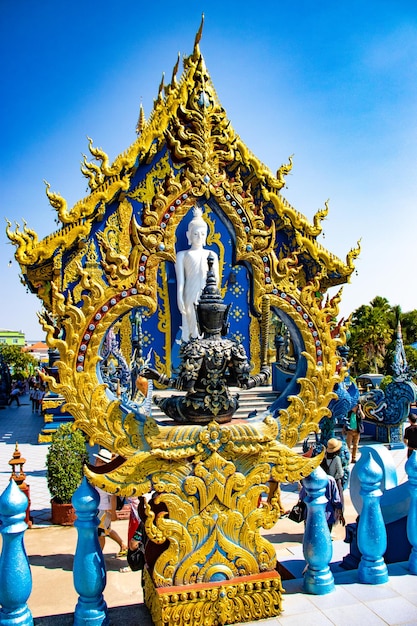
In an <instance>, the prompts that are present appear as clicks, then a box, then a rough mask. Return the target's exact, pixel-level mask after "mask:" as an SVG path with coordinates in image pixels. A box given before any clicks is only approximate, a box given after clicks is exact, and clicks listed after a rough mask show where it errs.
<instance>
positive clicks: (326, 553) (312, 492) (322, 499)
mask: <svg viewBox="0 0 417 626" xmlns="http://www.w3.org/2000/svg"><path fill="white" fill-rule="evenodd" d="M327 482H328V478H327V474H326V473H325V471H324V470H323V469H322V468H321V467H318V468H317V469H316V470H314V472H312V473H311V474H310V476H308V477H307V478H304V479H303V485H304V488H305V490H306V492H307V496H306V498H305V503H306V504H307V521H306V527H305V532H304V539H303V553H304V558H305V560H306V562H307V569H306V571H305V574H304V590H305V591H306V592H307V593H314V594H316V595H324V594H326V593H330V592H331V591H334V578H333V574H332V572H331V571H330V567H329V563H330V561H331V558H332V553H333V548H332V540H331V537H330V532H329V527H328V526H327V521H326V514H325V508H326V503H327V499H326V496H325V495H324V494H325V491H326V486H327Z"/></svg>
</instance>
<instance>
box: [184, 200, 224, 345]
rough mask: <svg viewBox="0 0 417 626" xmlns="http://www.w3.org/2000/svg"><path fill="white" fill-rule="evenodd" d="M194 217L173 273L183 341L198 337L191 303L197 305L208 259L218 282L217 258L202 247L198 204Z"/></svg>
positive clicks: (204, 231)
mask: <svg viewBox="0 0 417 626" xmlns="http://www.w3.org/2000/svg"><path fill="white" fill-rule="evenodd" d="M193 213H194V217H193V219H192V220H191V222H190V223H189V225H188V230H187V239H188V243H189V244H190V246H191V247H190V249H189V250H181V251H179V252H177V258H176V261H175V272H176V276H177V303H178V309H179V311H180V313H181V315H182V335H181V339H182V341H189V340H190V339H191V338H196V337H199V336H200V333H199V330H198V325H197V317H196V313H195V307H194V305H196V304H198V301H199V298H200V295H201V292H202V291H203V288H204V285H205V284H206V278H207V270H208V265H207V259H208V257H209V255H211V256H212V257H213V259H214V262H213V271H214V274H215V276H216V282H217V283H218V281H219V261H218V257H217V254H216V253H215V252H212V251H211V250H207V249H205V248H204V245H205V243H206V238H207V224H206V222H205V221H204V220H203V218H202V211H201V209H199V208H198V207H196V208H194V210H193Z"/></svg>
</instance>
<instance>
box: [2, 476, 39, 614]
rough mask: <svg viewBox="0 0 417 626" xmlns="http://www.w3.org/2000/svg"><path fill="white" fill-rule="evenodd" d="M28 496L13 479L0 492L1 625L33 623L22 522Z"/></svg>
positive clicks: (28, 571)
mask: <svg viewBox="0 0 417 626" xmlns="http://www.w3.org/2000/svg"><path fill="white" fill-rule="evenodd" d="M27 506H28V499H27V497H26V496H25V494H24V493H23V492H22V491H21V490H20V489H19V487H18V486H17V485H16V483H15V481H14V480H11V481H10V482H9V485H8V486H7V487H6V489H5V490H4V491H3V493H2V495H1V496H0V522H1V524H0V533H1V534H2V536H3V547H2V551H1V556H0V604H1V608H0V625H1V626H17V625H18V626H32V624H33V617H32V613H31V611H30V609H29V607H28V605H27V600H28V598H29V596H30V593H31V591H32V574H31V571H30V566H29V559H28V557H27V554H26V550H25V546H24V544H23V535H24V532H25V530H26V528H27V527H28V525H27V524H26V522H25V517H26V509H27Z"/></svg>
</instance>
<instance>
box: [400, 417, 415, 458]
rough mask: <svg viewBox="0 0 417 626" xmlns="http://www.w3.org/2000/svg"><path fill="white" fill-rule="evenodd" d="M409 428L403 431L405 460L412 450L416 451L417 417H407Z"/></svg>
mask: <svg viewBox="0 0 417 626" xmlns="http://www.w3.org/2000/svg"><path fill="white" fill-rule="evenodd" d="M408 421H409V426H407V428H406V429H405V431H404V437H403V439H404V443H405V445H406V446H407V459H408V458H410V456H411V453H412V452H413V450H417V415H414V413H410V414H409V416H408Z"/></svg>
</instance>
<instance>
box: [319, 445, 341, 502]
mask: <svg viewBox="0 0 417 626" xmlns="http://www.w3.org/2000/svg"><path fill="white" fill-rule="evenodd" d="M341 449H342V441H341V440H340V439H336V438H334V437H333V438H332V439H329V441H328V442H327V448H326V452H325V455H324V459H323V461H322V462H321V467H322V468H323V469H324V471H325V472H326V474H328V475H329V476H333V478H334V479H335V481H336V485H337V488H338V490H339V495H340V501H341V503H342V509H343V508H344V506H343V505H344V497H343V475H344V471H343V466H342V460H341V458H340V456H339V454H340V450H341Z"/></svg>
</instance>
